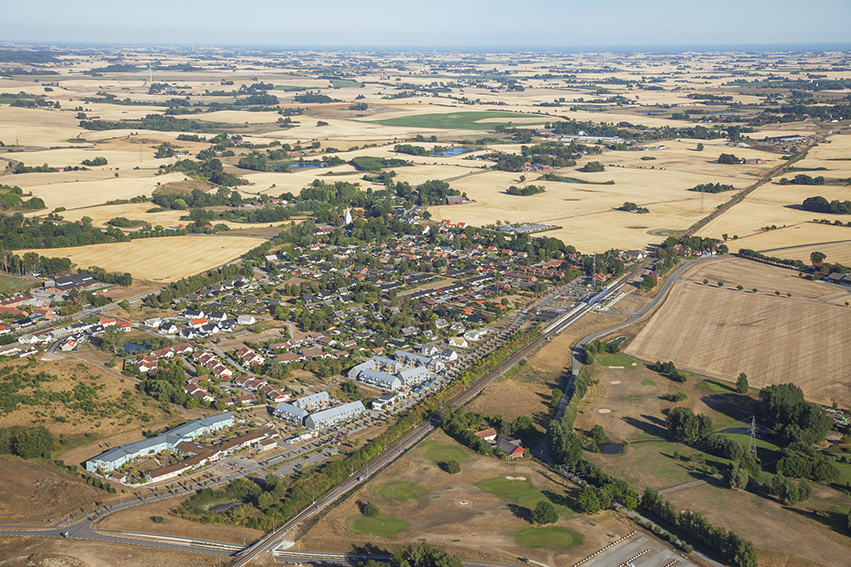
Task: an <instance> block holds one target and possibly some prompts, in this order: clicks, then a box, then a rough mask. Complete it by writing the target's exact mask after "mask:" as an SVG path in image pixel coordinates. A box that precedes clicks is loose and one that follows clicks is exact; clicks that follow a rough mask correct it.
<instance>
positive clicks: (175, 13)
mask: <svg viewBox="0 0 851 567" xmlns="http://www.w3.org/2000/svg"><path fill="white" fill-rule="evenodd" d="M849 21H851V2H843V1H842V0H816V1H813V2H810V3H808V4H807V5H806V6H804V5H802V4H800V3H797V2H793V1H791V0H773V1H769V0H751V1H749V2H739V1H734V0H717V1H715V2H712V3H702V4H697V3H685V2H680V1H674V0H647V1H645V2H641V3H639V2H632V1H628V0H610V1H608V2H605V3H588V2H581V3H580V2H574V1H572V0H565V1H557V0H532V1H531V2H527V3H525V4H522V5H519V4H517V3H516V2H509V1H508V0H492V1H491V2H488V3H481V2H472V1H468V2H457V1H450V0H433V1H432V2H429V3H424V2H416V3H415V2H398V1H397V2H388V1H386V0H362V1H361V2H359V3H357V4H355V5H353V4H352V3H350V2H345V1H343V0H326V2H323V3H322V4H321V5H315V4H313V5H306V4H305V3H296V2H291V1H286V0H279V1H272V0H257V1H255V2H253V3H251V4H250V5H244V6H237V7H235V5H234V4H233V3H230V2H227V3H226V2H223V1H222V0H208V1H207V2H199V1H197V0H188V1H184V2H164V1H163V0H150V1H149V2H146V3H144V4H143V3H132V4H131V3H116V2H106V1H104V0H88V1H86V0H82V1H80V2H75V3H67V2H62V1H60V0H32V1H31V2H27V3H23V2H21V3H13V4H10V5H8V6H6V7H4V17H3V21H2V22H0V38H2V39H3V41H4V42H7V43H27V44H51V45H55V44H68V45H70V44H95V45H133V44H137V45H140V46H153V45H209V46H251V47H276V48H299V47H301V48H304V47H319V46H321V47H323V48H338V49H339V48H344V47H345V48H361V49H363V48H366V47H369V48H371V49H382V48H383V49H389V48H396V49H397V48H406V49H413V48H417V49H440V50H446V49H457V50H462V49H463V50H470V49H491V50H493V49H502V50H506V49H508V50H521V49H527V50H528V49H531V48H534V49H535V50H595V49H601V48H605V47H609V48H613V47H629V48H632V49H634V50H646V49H649V48H671V47H674V48H688V47H703V48H707V47H718V46H754V47H755V46H772V45H774V46H777V45H801V44H803V45H843V44H844V45H848V44H849V41H851V34H849V33H848V22H849Z"/></svg>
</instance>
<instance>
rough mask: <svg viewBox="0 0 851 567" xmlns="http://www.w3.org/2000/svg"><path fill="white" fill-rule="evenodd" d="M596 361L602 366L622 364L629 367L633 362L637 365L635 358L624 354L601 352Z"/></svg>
mask: <svg viewBox="0 0 851 567" xmlns="http://www.w3.org/2000/svg"><path fill="white" fill-rule="evenodd" d="M597 362H599V363H600V364H602V365H603V366H623V367H624V368H630V367H632V364H633V363H636V367H637V366H638V361H637V360H636V359H634V358H632V357H631V356H627V355H625V354H611V353H606V354H601V355H599V356H598V357H597Z"/></svg>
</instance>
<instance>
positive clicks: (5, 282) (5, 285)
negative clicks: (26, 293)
mask: <svg viewBox="0 0 851 567" xmlns="http://www.w3.org/2000/svg"><path fill="white" fill-rule="evenodd" d="M37 282H38V280H37V279H35V278H29V277H26V276H24V277H20V276H10V275H7V274H0V291H9V290H13V289H20V288H22V287H29V286H31V285H33V284H35V283H37Z"/></svg>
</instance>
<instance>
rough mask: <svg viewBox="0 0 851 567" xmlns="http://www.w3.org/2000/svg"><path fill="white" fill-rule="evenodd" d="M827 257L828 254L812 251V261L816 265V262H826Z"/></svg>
mask: <svg viewBox="0 0 851 567" xmlns="http://www.w3.org/2000/svg"><path fill="white" fill-rule="evenodd" d="M825 258H827V254H822V253H821V252H818V251H814V252H811V253H810V261H811V262H812V263H813V265H814V266H815V265H816V264H822V263H824V259H825Z"/></svg>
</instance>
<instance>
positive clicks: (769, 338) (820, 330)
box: [625, 282, 851, 406]
mask: <svg viewBox="0 0 851 567" xmlns="http://www.w3.org/2000/svg"><path fill="white" fill-rule="evenodd" d="M730 283H733V282H730ZM726 285H730V284H726ZM755 287H758V288H759V287H761V288H762V289H763V290H764V291H762V292H760V293H757V294H754V293H752V292H750V291H741V292H740V291H736V290H731V289H729V288H727V289H718V288H716V287H714V286H704V285H703V284H695V283H677V284H675V285H674V286H673V287H672V289H671V291H670V293H669V296H668V298H667V299H666V300H665V303H664V304H663V305H662V307H661V308H660V309H659V310H658V311H657V312H656V314H655V315H654V316H653V317H652V318H651V319H650V321H649V322H648V323H647V325H646V326H645V327H644V329H643V330H642V331H641V332H640V333H639V334H638V336H636V338H635V339H634V340H633V341H632V342H631V343H630V344H629V345H628V346H627V348H626V350H625V352H627V353H628V354H632V355H635V356H637V357H639V358H641V359H643V360H646V361H651V362H652V361H655V360H673V361H674V362H675V363H676V365H677V366H678V367H679V368H683V369H686V370H692V371H695V372H700V373H703V374H707V375H709V376H713V377H716V378H721V379H724V380H732V379H733V378H734V377H735V376H737V375H738V374H739V373H740V372H744V373H746V374H747V375H748V379H749V381H750V384H751V386H754V387H758V388H760V387H764V386H767V385H769V384H779V383H785V382H789V381H791V382H794V383H796V384H797V385H799V386H800V387H801V388H802V389H803V391H804V393H805V395H806V396H807V398H808V399H811V400H813V401H816V402H819V403H824V404H828V405H829V404H831V403H833V402H834V401H835V402H836V403H838V404H840V405H842V406H847V405H849V404H851V388H849V382H848V381H847V380H846V374H845V373H842V372H837V371H836V370H837V369H840V368H848V367H849V365H851V349H849V340H851V339H849V337H848V336H847V334H846V333H842V332H838V330H839V329H844V328H847V327H848V325H849V317H851V311H849V310H848V309H846V308H845V307H838V306H835V305H829V304H826V303H821V302H818V301H812V300H804V299H796V298H795V297H793V298H791V299H790V298H787V297H775V296H774V295H768V294H767V293H766V291H768V290H771V289H772V288H773V287H775V286H772V284H771V283H763V284H762V285H761V286H755ZM768 293H771V291H768Z"/></svg>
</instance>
